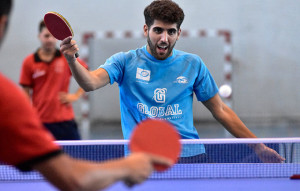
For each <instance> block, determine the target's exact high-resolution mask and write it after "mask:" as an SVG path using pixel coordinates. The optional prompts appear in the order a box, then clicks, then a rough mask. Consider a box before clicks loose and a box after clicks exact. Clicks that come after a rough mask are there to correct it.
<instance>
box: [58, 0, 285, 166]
mask: <svg viewBox="0 0 300 191" xmlns="http://www.w3.org/2000/svg"><path fill="white" fill-rule="evenodd" d="M144 16H145V25H144V35H145V36H146V37H147V45H145V46H143V47H141V48H138V49H136V50H131V51H129V52H120V53H117V54H115V55H113V56H111V57H110V58H108V59H107V60H106V62H105V64H104V65H101V66H100V67H99V68H98V69H97V70H95V71H91V72H89V71H87V70H86V69H85V68H83V67H82V66H81V65H80V64H79V63H78V62H77V61H76V58H75V56H74V54H75V53H76V51H78V47H77V45H76V42H75V41H73V40H72V38H71V37H68V38H66V39H65V40H64V41H62V43H61V51H62V52H63V54H64V55H65V57H66V58H67V60H68V63H69V66H70V68H71V70H72V73H73V76H74V77H75V79H76V80H77V82H78V83H79V85H80V86H81V87H82V88H83V89H84V90H86V91H92V90H95V89H98V88H101V87H103V86H105V85H107V84H108V83H110V84H113V83H114V82H117V83H118V84H119V89H120V104H121V106H120V107H121V123H122V130H123V135H124V138H125V139H129V138H130V135H131V133H132V131H133V128H134V127H135V126H136V125H137V124H138V123H139V122H141V121H142V120H143V119H146V118H160V119H164V120H168V121H169V122H171V123H172V124H173V125H174V126H175V127H176V128H177V130H178V131H179V133H180V136H181V138H182V139H198V138H199V136H198V133H197V131H196V128H195V127H194V125H193V113H192V102H193V92H194V93H195V95H196V97H197V99H198V101H201V102H202V103H203V104H204V105H205V106H206V107H207V108H208V109H209V111H210V112H211V113H212V115H213V116H214V117H215V118H216V120H217V121H219V122H220V123H221V124H222V125H223V126H224V127H225V128H226V129H227V130H228V131H229V132H230V133H231V134H232V135H234V136H235V137H238V138H242V137H243V138H255V137H256V136H255V135H254V134H253V133H252V132H251V131H250V130H249V129H248V128H247V127H246V126H245V125H244V123H243V122H242V121H241V120H240V119H239V117H238V116H237V115H236V114H235V113H234V112H233V111H232V110H231V109H230V108H229V107H228V106H227V105H226V104H224V103H223V101H222V100H221V98H220V97H219V95H218V88H217V85H216V83H215V81H214V79H213V77H212V76H211V74H210V72H209V71H208V69H207V67H206V66H205V64H204V63H203V61H202V60H201V58H200V57H199V56H197V55H194V54H190V53H186V52H183V51H179V50H176V49H174V46H175V44H176V41H177V40H178V39H179V37H180V34H181V29H180V26H181V24H182V22H183V19H184V13H183V10H182V9H181V8H180V7H179V6H178V5H177V4H176V3H174V2H172V1H170V0H156V1H153V2H152V3H151V4H150V5H149V6H147V7H146V8H145V10H144ZM254 150H255V151H256V152H257V153H264V154H263V155H264V156H267V157H266V158H269V157H270V156H272V157H271V158H272V159H274V160H273V161H275V162H281V161H282V160H283V158H282V157H280V155H278V154H277V153H276V151H274V150H272V149H270V148H268V147H266V146H265V145H263V144H257V145H256V146H255V147H254ZM204 152H205V149H204V147H203V145H201V146H199V147H198V148H197V149H195V148H193V149H190V148H186V147H184V150H183V154H182V156H183V157H186V156H195V155H199V154H200V156H203V155H201V154H202V153H204ZM200 156H196V157H200ZM261 156H262V155H261ZM263 161H266V160H265V159H263Z"/></svg>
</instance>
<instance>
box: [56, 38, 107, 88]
mask: <svg viewBox="0 0 300 191" xmlns="http://www.w3.org/2000/svg"><path fill="white" fill-rule="evenodd" d="M78 50H79V49H78V46H77V44H76V41H74V40H72V37H68V38H66V39H64V40H63V41H62V42H61V44H60V51H61V52H62V53H63V54H64V56H65V57H66V59H67V61H68V64H69V66H70V69H71V71H72V74H73V76H74V78H75V79H76V81H77V83H78V84H79V85H80V86H81V87H82V88H83V89H84V90H85V91H93V90H95V89H98V88H101V87H103V86H105V85H107V84H108V83H109V80H110V79H109V75H108V73H107V72H106V71H105V70H104V69H101V68H100V69H97V70H95V71H92V72H90V71H88V70H87V69H86V68H84V67H83V66H82V65H81V64H80V63H79V62H78V61H77V59H76V57H75V53H76V52H78Z"/></svg>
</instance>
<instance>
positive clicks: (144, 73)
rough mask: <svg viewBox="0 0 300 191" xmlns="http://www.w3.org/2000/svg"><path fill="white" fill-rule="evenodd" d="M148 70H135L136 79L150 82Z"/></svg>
mask: <svg viewBox="0 0 300 191" xmlns="http://www.w3.org/2000/svg"><path fill="white" fill-rule="evenodd" d="M150 74H151V72H150V70H145V69H142V68H137V70H136V79H140V80H144V81H150Z"/></svg>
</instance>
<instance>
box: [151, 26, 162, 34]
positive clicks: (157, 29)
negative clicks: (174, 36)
mask: <svg viewBox="0 0 300 191" xmlns="http://www.w3.org/2000/svg"><path fill="white" fill-rule="evenodd" d="M153 31H154V32H155V33H157V34H160V33H162V32H163V29H162V28H159V27H154V28H153Z"/></svg>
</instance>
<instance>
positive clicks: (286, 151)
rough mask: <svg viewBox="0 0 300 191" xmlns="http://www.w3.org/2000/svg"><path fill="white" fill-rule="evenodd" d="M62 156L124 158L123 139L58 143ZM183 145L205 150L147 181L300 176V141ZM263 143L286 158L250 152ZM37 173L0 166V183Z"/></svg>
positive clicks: (185, 142) (211, 141)
mask: <svg viewBox="0 0 300 191" xmlns="http://www.w3.org/2000/svg"><path fill="white" fill-rule="evenodd" d="M58 143H59V144H60V145H61V146H62V148H63V150H64V152H65V153H68V154H69V155H71V156H72V157H74V158H78V159H85V160H89V161H97V162H103V161H106V160H113V159H118V158H121V157H124V156H125V154H124V152H125V150H126V149H127V146H128V141H126V140H106V141H104V140H101V141H58ZM181 143H182V146H183V147H186V148H189V149H195V150H196V151H195V153H196V152H197V149H198V148H199V147H198V146H199V145H203V146H204V147H205V154H199V155H197V156H191V157H180V158H179V159H178V161H177V163H176V164H175V165H174V166H173V167H172V168H170V169H169V170H167V171H164V172H154V173H153V174H152V175H151V177H150V179H182V178H271V177H274V178H283V177H290V176H291V175H293V174H300V138H287V139H279V138H276V139H206V140H181ZM260 143H264V144H265V145H267V146H268V147H270V148H272V149H274V150H275V151H277V152H278V153H279V154H280V155H281V156H282V157H284V158H285V160H284V162H282V163H276V162H274V161H272V160H273V159H272V157H269V158H268V157H263V158H264V160H266V159H267V161H262V160H261V158H262V156H263V155H260V156H258V155H257V153H256V152H255V151H254V150H253V149H252V148H253V146H255V145H256V144H260ZM43 179H44V178H43V176H42V175H40V174H39V173H38V172H36V171H31V172H20V171H19V170H17V169H16V168H14V167H12V166H9V165H4V164H1V165H0V181H20V180H30V181H32V180H43Z"/></svg>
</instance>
